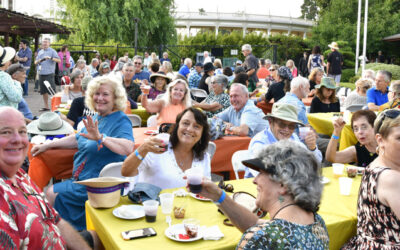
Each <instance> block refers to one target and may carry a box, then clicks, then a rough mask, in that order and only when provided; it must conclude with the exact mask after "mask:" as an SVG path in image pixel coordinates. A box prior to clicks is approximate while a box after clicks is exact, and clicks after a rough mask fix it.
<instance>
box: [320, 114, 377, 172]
mask: <svg viewBox="0 0 400 250" xmlns="http://www.w3.org/2000/svg"><path fill="white" fill-rule="evenodd" d="M375 119H376V115H375V112H373V111H371V110H359V111H357V112H355V113H354V114H353V116H352V117H351V128H352V129H353V132H354V135H355V136H356V138H357V140H358V142H357V144H356V145H354V146H350V147H348V148H346V149H344V150H342V151H339V152H336V149H337V145H338V141H339V137H340V134H341V132H342V129H343V128H344V126H345V124H346V123H345V122H344V120H343V118H341V117H339V118H338V119H336V120H335V121H333V128H334V129H333V134H332V137H331V140H330V141H329V144H328V148H327V150H326V159H327V160H328V161H330V162H337V163H351V162H355V163H356V164H357V166H360V167H366V166H368V165H369V164H370V163H371V162H372V161H373V160H375V158H376V157H378V155H377V153H376V147H377V146H378V144H377V143H376V140H375V134H374V121H375Z"/></svg>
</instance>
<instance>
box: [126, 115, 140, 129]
mask: <svg viewBox="0 0 400 250" xmlns="http://www.w3.org/2000/svg"><path fill="white" fill-rule="evenodd" d="M127 116H128V118H129V120H131V122H132V127H141V126H142V118H140V116H138V115H135V114H127Z"/></svg>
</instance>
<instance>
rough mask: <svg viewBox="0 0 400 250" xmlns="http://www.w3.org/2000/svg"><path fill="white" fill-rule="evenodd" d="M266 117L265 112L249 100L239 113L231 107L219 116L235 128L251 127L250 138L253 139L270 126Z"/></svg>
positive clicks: (218, 115)
mask: <svg viewBox="0 0 400 250" xmlns="http://www.w3.org/2000/svg"><path fill="white" fill-rule="evenodd" d="M264 116H265V115H264V112H263V111H262V110H261V109H259V108H257V107H256V106H255V105H254V101H252V100H247V103H246V105H244V107H243V108H242V109H241V110H239V111H236V110H235V109H234V108H233V106H230V107H229V108H227V109H225V110H224V111H222V112H221V113H219V114H217V117H219V118H221V119H222V120H224V121H225V122H229V123H232V124H233V125H234V126H240V125H242V124H246V125H247V126H248V127H249V134H248V136H250V137H253V136H254V135H255V134H257V133H258V132H260V131H261V130H263V129H264V128H265V127H266V126H267V125H268V121H267V120H264V119H263V118H264Z"/></svg>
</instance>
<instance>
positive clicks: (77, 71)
mask: <svg viewBox="0 0 400 250" xmlns="http://www.w3.org/2000/svg"><path fill="white" fill-rule="evenodd" d="M80 75H83V72H82V71H81V70H80V69H74V71H72V73H71V74H70V75H69V77H70V78H71V83H74V81H75V78H77V77H78V76H80Z"/></svg>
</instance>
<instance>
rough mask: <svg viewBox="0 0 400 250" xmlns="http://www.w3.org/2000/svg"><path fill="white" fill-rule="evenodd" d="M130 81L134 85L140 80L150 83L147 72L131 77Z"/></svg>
mask: <svg viewBox="0 0 400 250" xmlns="http://www.w3.org/2000/svg"><path fill="white" fill-rule="evenodd" d="M132 80H133V82H134V83H136V84H139V85H140V82H141V81H142V80H147V81H149V82H150V73H149V72H147V71H144V70H142V71H140V72H139V73H136V74H135V75H134V76H133V77H132Z"/></svg>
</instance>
